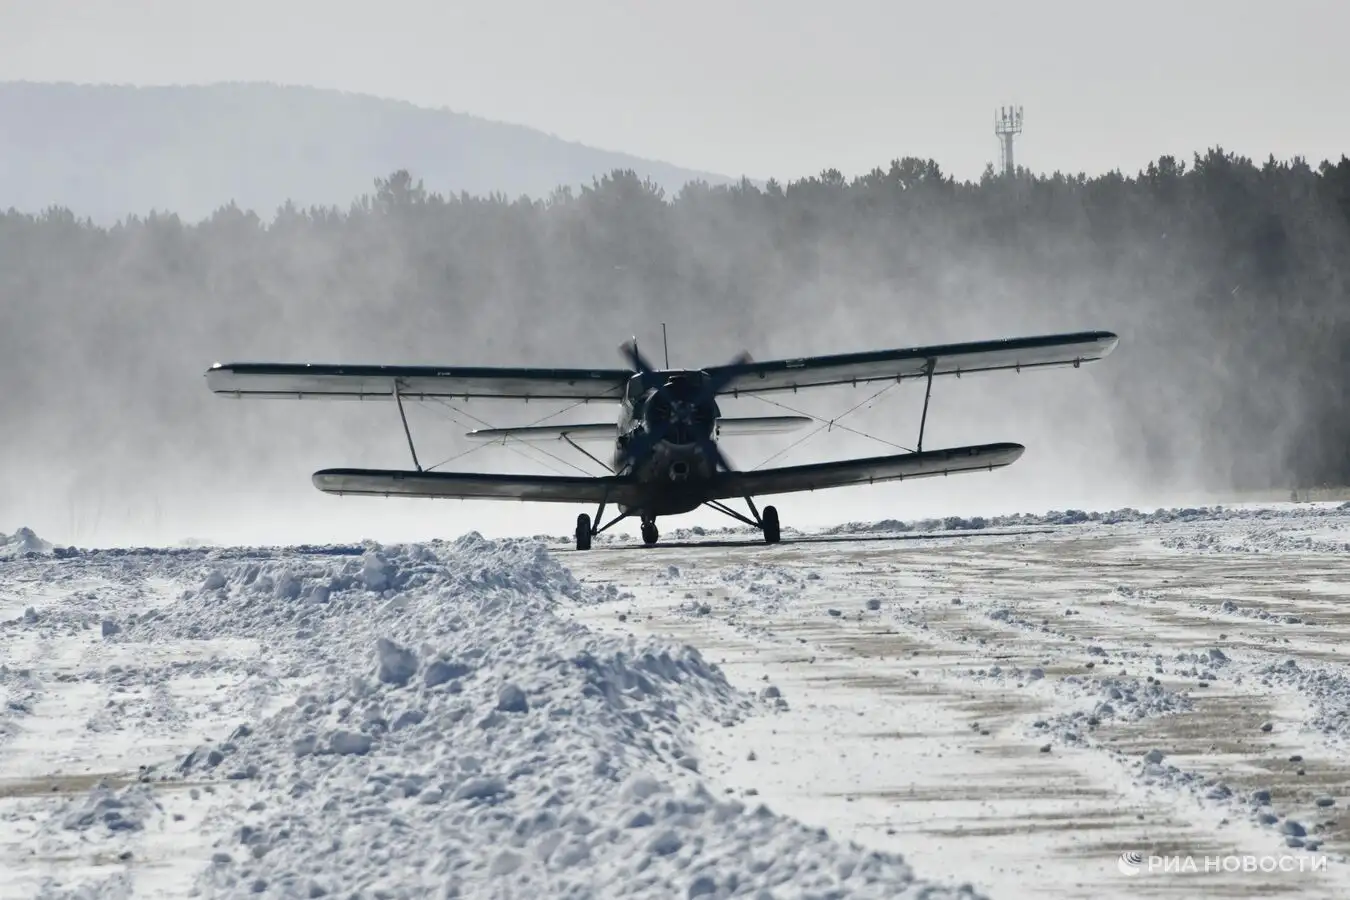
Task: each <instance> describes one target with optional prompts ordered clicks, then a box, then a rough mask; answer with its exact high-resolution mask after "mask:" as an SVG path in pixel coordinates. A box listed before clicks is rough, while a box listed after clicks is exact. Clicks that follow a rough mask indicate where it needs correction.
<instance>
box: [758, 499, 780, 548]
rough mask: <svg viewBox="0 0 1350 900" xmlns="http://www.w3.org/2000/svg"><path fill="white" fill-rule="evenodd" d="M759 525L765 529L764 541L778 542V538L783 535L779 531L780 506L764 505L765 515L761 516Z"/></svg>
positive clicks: (767, 542) (768, 542)
mask: <svg viewBox="0 0 1350 900" xmlns="http://www.w3.org/2000/svg"><path fill="white" fill-rule="evenodd" d="M759 525H760V528H761V529H762V530H763V531H764V543H766V544H776V543H778V539H779V538H780V537H782V535H781V534H779V532H778V507H776V506H766V507H764V515H762V516H760V519H759Z"/></svg>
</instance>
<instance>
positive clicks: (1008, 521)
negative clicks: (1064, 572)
mask: <svg viewBox="0 0 1350 900" xmlns="http://www.w3.org/2000/svg"><path fill="white" fill-rule="evenodd" d="M1303 520H1307V521H1310V522H1315V521H1322V520H1332V521H1336V520H1339V521H1343V522H1350V502H1347V503H1343V504H1341V505H1339V506H1335V507H1328V506H1320V505H1307V506H1294V507H1246V506H1244V507H1236V508H1234V507H1223V506H1213V507H1208V506H1198V507H1196V506H1187V507H1173V508H1167V509H1164V508H1159V509H1155V510H1153V511H1152V512H1142V511H1140V510H1137V509H1134V508H1133V507H1123V508H1121V509H1112V510H1104V511H1087V510H1081V509H1069V510H1050V511H1048V512H1044V513H1014V514H1012V515H1005V516H989V517H987V518H986V517H984V516H973V517H965V516H947V517H946V518H942V519H918V520H914V521H902V520H900V519H883V520H880V521H877V522H848V523H846V524H843V525H836V526H834V527H831V528H826V529H824V530H823V531H822V532H821V533H822V534H867V533H877V534H892V533H907V532H918V533H928V532H934V533H941V532H946V531H983V530H984V529H987V528H1027V527H1045V526H1063V525H1127V524H1128V525H1172V524H1188V525H1189V524H1194V523H1197V522H1215V523H1219V522H1224V523H1232V522H1249V523H1262V522H1271V523H1277V524H1279V525H1287V523H1289V522H1290V521H1303ZM1271 533H1272V534H1273V533H1274V532H1271ZM1274 539H1275V540H1280V539H1282V538H1281V537H1280V536H1278V535H1277V536H1276V537H1275V538H1274ZM1299 543H1301V541H1300V542H1299ZM1202 549H1203V548H1202ZM1296 549H1297V548H1296ZM1335 549H1340V547H1339V546H1337V547H1335Z"/></svg>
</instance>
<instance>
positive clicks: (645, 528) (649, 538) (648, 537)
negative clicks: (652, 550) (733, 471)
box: [642, 522, 661, 547]
mask: <svg viewBox="0 0 1350 900" xmlns="http://www.w3.org/2000/svg"><path fill="white" fill-rule="evenodd" d="M660 539H661V532H659V531H657V530H656V523H655V522H643V523H642V543H644V544H646V545H647V546H648V547H650V546H652V545H653V544H655V543H656V542H657V541H658V540H660Z"/></svg>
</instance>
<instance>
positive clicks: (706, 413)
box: [642, 375, 718, 444]
mask: <svg viewBox="0 0 1350 900" xmlns="http://www.w3.org/2000/svg"><path fill="white" fill-rule="evenodd" d="M717 416H718V409H717V403H716V401H715V400H712V399H710V398H707V397H706V396H704V394H703V392H702V391H701V389H700V386H699V385H698V384H697V383H695V382H694V381H692V380H691V379H689V378H687V377H684V376H679V375H677V376H675V377H673V378H671V379H670V380H669V381H667V382H666V383H665V385H664V388H663V390H660V391H656V390H653V391H652V392H651V393H650V394H648V396H647V399H646V401H645V402H644V405H643V409H642V418H643V421H644V422H645V423H646V425H647V429H648V430H649V431H651V430H654V429H656V428H657V427H660V428H661V430H662V432H663V434H662V436H663V437H664V438H665V440H667V441H670V442H671V443H672V444H694V443H698V442H699V441H701V440H703V439H705V438H707V437H708V436H709V435H711V434H712V430H713V425H714V424H715V423H716V421H717Z"/></svg>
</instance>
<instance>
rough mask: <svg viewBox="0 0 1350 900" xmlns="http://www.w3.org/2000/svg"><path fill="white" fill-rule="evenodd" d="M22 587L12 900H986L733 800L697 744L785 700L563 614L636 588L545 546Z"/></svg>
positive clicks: (207, 557) (315, 558) (649, 642)
mask: <svg viewBox="0 0 1350 900" xmlns="http://www.w3.org/2000/svg"><path fill="white" fill-rule="evenodd" d="M13 566H17V567H18V568H14V567H13ZM3 577H4V582H3V583H4V585H5V589H6V590H12V589H15V588H18V587H20V586H22V585H24V584H27V585H34V584H38V585H44V586H45V587H44V588H43V590H45V591H46V593H45V594H44V595H43V596H44V597H45V602H44V605H43V607H42V608H41V609H35V611H34V615H32V616H26V617H20V618H18V619H15V620H11V621H9V622H7V623H6V627H5V630H4V632H3V638H0V639H2V640H3V641H4V647H5V656H6V659H13V660H16V661H18V662H20V663H21V664H22V668H21V669H15V668H14V667H13V666H9V665H7V668H6V670H5V673H4V674H5V681H4V685H5V691H6V699H7V700H8V701H9V702H8V712H7V713H6V714H5V715H6V719H5V721H6V722H7V723H8V724H10V725H11V726H12V728H13V732H12V733H11V734H10V739H9V740H8V741H7V742H5V743H3V744H0V753H3V754H4V762H5V766H4V771H5V772H6V779H5V780H4V781H2V782H0V811H2V813H3V822H4V825H5V827H6V831H7V834H6V836H5V839H4V840H3V844H2V845H0V852H3V864H4V866H5V870H6V873H7V878H6V883H5V884H4V885H3V886H0V895H3V896H32V895H33V894H34V893H36V892H39V891H43V892H58V891H64V892H80V893H81V895H87V896H123V895H124V894H126V893H134V894H135V895H136V896H183V895H185V894H186V893H189V892H191V891H197V892H200V893H201V894H202V895H205V896H245V895H247V896H254V895H262V896H286V897H289V896H302V897H317V896H337V895H341V896H372V897H373V896H380V897H426V896H435V897H459V896H465V897H468V896H473V897H520V896H549V897H571V896H575V897H580V896H592V895H594V893H595V892H596V891H599V892H600V893H601V894H602V895H603V896H613V897H647V896H663V897H664V896H678V897H728V896H763V897H769V896H775V897H777V896H842V895H847V896H857V897H878V898H881V897H887V898H890V897H900V898H905V897H927V898H945V897H976V896H980V895H979V894H977V893H976V892H974V891H972V890H970V889H968V888H967V889H962V888H961V887H960V885H959V884H956V885H955V886H954V887H951V888H950V889H949V888H946V887H943V886H942V885H939V884H932V883H929V882H927V881H923V880H920V879H917V878H916V877H915V875H914V873H913V871H912V870H911V868H910V867H909V865H908V864H907V863H906V861H905V860H904V859H903V858H902V857H901V856H900V855H899V854H894V853H879V852H875V851H870V850H867V849H864V848H862V847H858V846H850V845H848V844H845V843H841V842H838V841H835V840H833V839H831V838H830V837H829V836H828V835H827V834H824V833H822V832H821V831H820V830H819V829H817V828H814V827H811V826H808V825H805V824H802V823H799V822H795V821H792V820H791V819H788V818H786V817H784V816H782V815H779V814H777V813H776V812H775V811H773V810H771V809H769V808H767V807H765V806H763V805H762V804H759V803H754V802H746V801H745V800H743V799H740V798H736V797H733V796H730V795H728V794H727V793H726V792H725V791H724V790H721V789H719V788H718V787H717V786H716V785H714V784H712V783H710V782H709V781H708V780H707V779H706V778H705V777H704V776H703V775H702V773H701V771H700V768H701V766H700V759H699V756H698V753H697V752H696V750H695V735H696V731H697V729H698V728H700V727H704V726H706V725H708V724H710V723H711V724H714V725H716V726H717V727H730V726H733V725H734V724H735V723H738V722H741V721H744V720H745V719H747V718H750V717H753V716H755V715H759V714H762V713H763V712H764V711H765V710H768V709H772V708H773V704H772V702H771V701H767V700H760V699H758V698H757V697H756V696H755V695H753V694H751V693H748V692H746V691H743V690H738V689H737V688H736V687H734V686H732V685H731V684H730V683H729V682H728V681H727V680H726V678H725V676H724V675H723V674H722V673H721V672H720V671H719V669H718V668H717V667H716V666H714V665H712V664H710V663H709V662H708V661H706V660H705V659H704V658H703V657H702V656H701V655H700V654H699V653H698V651H697V650H695V649H693V648H691V647H688V646H682V645H680V644H678V643H672V642H670V641H665V640H660V639H655V638H637V637H634V636H604V635H599V634H596V633H595V632H593V631H592V630H591V629H588V628H587V627H585V626H584V625H581V624H579V623H576V622H573V621H569V620H568V619H567V618H566V617H564V616H561V615H559V609H560V608H562V607H563V606H568V607H575V608H582V607H587V606H594V605H599V604H603V603H605V602H608V601H609V600H610V598H611V597H612V596H614V595H613V593H612V592H607V591H604V590H599V591H595V590H589V589H587V588H585V587H583V586H582V585H581V584H580V583H579V582H578V581H577V580H576V578H575V577H574V576H573V575H572V574H571V573H570V572H569V571H568V570H567V569H565V568H563V567H562V566H561V565H560V564H559V562H558V560H557V558H556V557H555V556H554V555H553V554H550V553H549V552H548V551H547V550H546V548H545V547H544V546H543V544H541V543H539V542H535V541H499V542H493V541H487V540H484V539H482V538H481V537H480V536H478V535H476V534H471V535H467V536H465V537H463V538H461V539H459V540H457V541H454V542H451V543H437V544H429V545H410V546H394V547H383V546H378V545H373V544H372V545H368V546H363V547H350V548H324V549H323V551H322V552H298V551H295V550H259V551H246V550H243V549H239V548H235V549H232V550H230V551H184V550H175V551H173V552H164V553H155V552H151V551H146V552H139V553H133V554H125V553H100V552H89V553H84V552H82V553H79V554H77V555H75V556H73V557H65V558H62V559H59V560H57V559H51V558H23V559H22V561H16V562H15V563H14V564H13V565H12V566H11V568H9V569H7V570H5V572H4V576H3ZM71 578H78V583H79V584H80V585H81V588H80V590H77V591H73V592H71V593H69V594H64V595H63V594H62V593H61V592H60V591H59V590H52V586H53V585H55V584H60V583H61V582H62V581H68V580H70V579H71ZM103 622H111V623H114V624H115V626H116V627H115V628H112V629H104V628H102V627H101V623H103ZM58 642H63V646H65V647H66V648H67V649H66V650H65V651H64V652H62V653H59V654H55V655H53V654H52V653H51V652H50V651H51V648H52V647H53V646H54V645H56V644H57V643H58ZM114 660H116V661H115V662H114ZM44 746H45V748H46V749H44ZM137 760H139V762H137ZM16 772H22V773H23V777H22V778H19V777H12V773H16ZM56 861H61V862H62V863H63V864H61V865H57V864H56ZM948 881H955V879H948Z"/></svg>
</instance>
